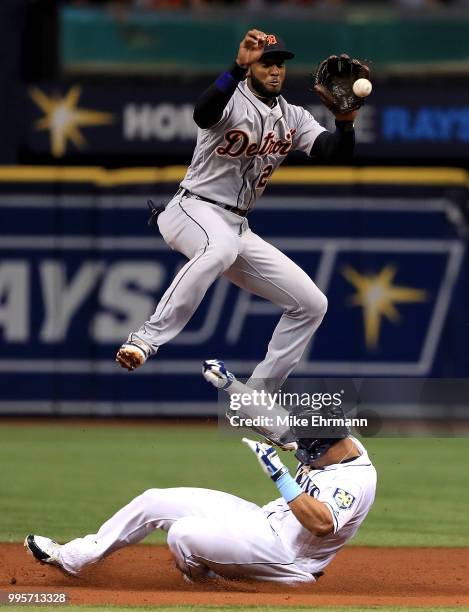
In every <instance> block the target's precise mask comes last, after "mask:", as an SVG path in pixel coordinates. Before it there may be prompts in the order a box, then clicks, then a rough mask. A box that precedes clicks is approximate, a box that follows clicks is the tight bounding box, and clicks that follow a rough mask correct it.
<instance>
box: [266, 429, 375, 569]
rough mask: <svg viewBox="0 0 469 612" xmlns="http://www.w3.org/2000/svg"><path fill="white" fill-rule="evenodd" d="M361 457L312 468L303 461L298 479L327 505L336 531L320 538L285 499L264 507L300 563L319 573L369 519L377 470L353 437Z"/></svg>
mask: <svg viewBox="0 0 469 612" xmlns="http://www.w3.org/2000/svg"><path fill="white" fill-rule="evenodd" d="M352 440H353V442H354V443H355V445H356V446H357V447H358V449H359V450H360V451H361V455H360V457H357V458H356V459H354V460H353V461H350V462H347V463H339V464H335V465H329V466H326V467H324V468H320V469H309V467H308V466H305V465H304V464H301V463H300V464H299V466H298V469H297V472H296V477H295V480H296V482H297V483H298V484H299V485H300V486H301V488H302V489H303V491H304V492H305V493H308V494H309V495H311V496H312V497H314V498H315V499H317V500H319V501H320V502H322V503H324V504H326V505H327V507H328V508H329V510H330V512H331V515H332V518H333V522H334V530H333V532H332V533H330V534H329V535H327V536H325V537H318V536H315V535H314V534H312V533H311V532H310V531H308V530H307V529H305V528H304V527H303V526H302V525H301V523H300V522H299V521H298V520H297V519H296V518H295V516H294V515H293V513H292V511H291V510H290V508H289V507H288V504H287V503H286V502H285V500H284V499H283V498H280V499H277V500H275V501H272V502H270V503H269V504H267V505H266V506H264V511H266V512H268V513H269V521H270V523H271V525H272V527H273V529H275V531H276V532H277V533H278V534H279V536H280V537H281V539H282V542H283V544H284V545H285V546H288V547H289V548H290V550H291V551H292V552H293V553H294V555H295V557H296V561H295V563H296V565H298V566H299V567H301V569H303V570H304V571H308V572H311V573H316V572H319V571H321V570H322V569H324V568H325V567H326V565H328V564H329V563H330V562H331V561H332V559H333V558H334V556H335V555H336V553H337V552H338V550H339V549H340V548H342V546H343V545H344V544H345V543H346V542H347V541H348V540H350V539H351V538H352V537H353V536H354V535H355V533H356V531H357V530H358V528H359V527H360V525H361V523H362V522H363V521H364V519H365V518H366V516H367V514H368V512H369V510H370V508H371V506H372V504H373V502H374V498H375V491H376V470H375V468H374V466H373V464H372V463H371V460H370V458H369V457H368V454H367V452H366V450H365V448H364V446H363V445H362V444H360V442H358V440H356V439H355V438H352Z"/></svg>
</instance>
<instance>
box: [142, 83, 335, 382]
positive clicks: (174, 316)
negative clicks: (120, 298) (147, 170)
mask: <svg viewBox="0 0 469 612" xmlns="http://www.w3.org/2000/svg"><path fill="white" fill-rule="evenodd" d="M323 131H324V128H323V127H321V126H320V125H319V124H318V123H317V122H316V121H315V120H314V118H313V117H312V116H311V115H310V113H308V112H307V111H306V110H305V109H303V108H301V107H298V106H293V105H291V104H288V103H287V102H286V101H285V100H284V99H283V98H282V97H281V96H279V97H278V98H277V103H276V104H275V105H274V106H273V108H271V107H269V106H268V105H266V104H264V103H263V102H262V101H261V100H260V99H259V98H257V97H256V96H255V95H254V94H253V93H252V92H251V90H250V89H249V87H248V86H247V84H246V83H245V82H242V83H240V84H239V85H238V87H237V89H236V91H235V93H234V94H233V96H232V97H231V99H230V100H229V102H228V104H227V106H226V107H225V109H224V112H223V115H222V117H221V119H220V121H219V122H218V123H217V124H216V125H214V126H213V127H211V128H208V129H199V131H198V137H197V145H196V148H195V152H194V156H193V159H192V163H191V165H190V167H189V168H188V170H187V173H186V176H185V178H184V180H183V181H182V183H181V188H180V189H179V191H178V192H177V193H176V195H175V196H174V198H173V199H172V200H171V201H170V202H169V204H168V205H167V207H166V209H165V210H164V212H163V213H162V214H161V215H160V216H159V218H158V227H159V229H160V232H161V234H162V236H163V238H164V240H165V241H166V242H167V244H168V245H169V246H170V247H171V248H172V249H174V250H177V251H179V252H181V253H183V254H184V255H185V256H186V257H187V258H188V259H189V261H188V263H187V264H186V265H185V266H184V267H183V268H182V269H181V270H180V272H179V273H178V274H177V276H176V277H175V278H174V280H173V282H172V283H171V285H170V286H169V288H168V289H167V291H166V292H165V294H164V295H163V297H162V298H161V300H160V302H159V304H158V306H157V308H156V311H155V313H154V314H153V315H152V317H151V318H150V320H149V321H147V322H145V323H144V324H143V325H142V327H141V328H140V329H139V330H138V331H137V332H136V335H137V336H138V337H140V338H141V339H142V340H144V341H145V342H146V343H147V344H148V345H149V346H150V347H151V349H152V351H153V352H156V350H157V349H158V347H159V346H161V345H162V344H165V343H166V342H168V341H169V340H171V339H172V338H173V337H174V336H176V335H177V334H178V333H179V332H180V331H181V330H182V329H183V328H184V326H185V325H186V324H187V322H188V321H189V319H190V318H191V316H192V315H193V313H194V312H195V310H196V309H197V307H198V305H199V304H200V302H201V301H202V299H203V297H204V295H205V293H206V291H207V289H208V288H209V287H210V285H211V284H212V283H213V282H214V281H215V280H216V279H217V278H218V277H219V276H221V275H224V276H225V277H226V278H228V279H229V280H231V281H232V282H233V283H235V284H236V285H238V286H239V287H241V288H242V289H246V290H247V291H250V292H251V293H253V294H256V295H259V296H261V297H263V298H265V299H267V300H269V301H271V302H273V303H274V304H277V305H278V306H280V307H281V308H282V309H283V315H282V317H281V319H280V321H279V323H278V325H277V327H276V328H275V331H274V334H273V336H272V339H271V341H270V343H269V346H268V350H267V354H266V356H265V358H264V360H263V361H262V362H261V363H260V364H259V365H258V366H257V367H256V368H255V370H254V372H253V374H252V378H253V379H264V380H265V379H277V381H283V380H285V378H286V377H287V376H288V375H289V373H290V372H291V371H292V369H293V368H294V367H295V365H296V364H297V363H298V361H299V359H300V357H301V355H302V353H303V351H304V349H305V347H306V344H307V343H308V341H309V339H310V338H311V336H312V334H313V333H314V332H315V330H316V329H317V328H318V326H319V325H320V323H321V321H322V319H323V317H324V314H325V312H326V308H327V300H326V297H325V296H324V295H323V293H321V291H320V290H319V289H318V287H317V286H316V285H315V284H314V283H313V281H312V280H311V279H310V278H309V276H308V275H307V274H306V273H305V272H304V271H303V270H301V268H299V267H298V266H297V265H296V264H295V263H294V262H293V261H291V260H290V259H289V258H288V257H287V256H286V255H284V254H283V253H281V252H280V251H279V250H278V249H276V248H275V247H273V246H272V245H271V244H269V243H268V242H266V241H265V240H263V239H262V238H260V237H259V236H258V235H257V234H255V233H254V232H252V231H251V230H250V228H249V224H248V222H247V219H246V218H243V217H242V216H240V215H238V214H236V213H235V212H232V211H230V210H226V209H224V208H223V207H222V206H220V205H219V204H221V205H228V206H233V207H236V208H237V209H240V210H242V211H246V210H251V209H252V208H253V206H254V204H255V201H256V200H257V198H258V197H259V196H260V195H261V194H262V192H263V191H264V189H265V186H266V184H267V181H268V179H269V177H270V176H271V174H272V173H273V171H274V170H275V169H276V168H277V167H278V166H279V165H280V164H281V163H282V161H283V160H284V159H285V157H286V155H287V154H288V153H289V151H292V150H299V151H304V152H305V153H309V152H310V151H311V148H312V145H313V143H314V141H315V139H316V138H317V136H318V135H319V134H320V133H322V132H323ZM204 198H206V199H208V200H212V202H209V201H206V200H204ZM215 202H216V203H215Z"/></svg>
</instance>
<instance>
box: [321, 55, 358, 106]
mask: <svg viewBox="0 0 469 612" xmlns="http://www.w3.org/2000/svg"><path fill="white" fill-rule="evenodd" d="M369 78H370V69H369V68H368V66H366V65H365V64H362V63H361V62H360V61H359V60H357V59H352V58H350V57H349V56H348V55H347V54H346V53H342V54H341V55H340V56H339V57H337V55H330V56H329V57H328V58H327V59H325V60H324V61H322V62H321V63H320V64H319V66H318V69H317V70H316V73H315V74H314V75H313V89H314V91H315V92H316V93H317V94H318V96H319V97H320V98H321V100H322V102H323V103H324V104H325V106H327V108H328V109H329V110H330V111H332V112H333V113H334V114H335V115H337V114H346V113H350V112H351V111H354V110H357V109H358V108H360V106H362V105H363V103H364V101H365V100H364V98H359V97H358V96H356V95H355V94H354V93H353V90H352V87H353V84H354V83H355V81H356V80H357V79H369Z"/></svg>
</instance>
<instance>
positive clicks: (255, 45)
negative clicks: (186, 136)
mask: <svg viewBox="0 0 469 612" xmlns="http://www.w3.org/2000/svg"><path fill="white" fill-rule="evenodd" d="M265 37H266V35H265V33H264V32H261V31H260V30H249V32H248V33H247V34H246V36H245V37H244V38H243V40H242V41H241V43H240V45H239V50H238V55H237V57H236V62H235V63H234V65H233V66H232V67H231V68H230V70H228V71H226V72H224V73H223V74H221V75H220V76H219V77H218V79H217V80H216V81H215V83H213V84H212V85H210V87H209V88H208V89H206V90H205V91H204V92H203V94H202V95H201V96H200V98H199V99H198V100H197V102H196V105H195V107H194V115H193V116H194V121H195V122H196V124H197V125H198V126H199V127H200V128H202V129H209V128H211V127H213V126H214V125H216V124H217V123H218V122H219V121H220V119H221V118H222V115H223V111H224V110H225V107H226V105H227V104H228V102H229V101H230V98H231V96H232V95H233V94H234V92H235V90H236V87H237V86H238V83H239V82H240V81H242V80H243V79H244V78H245V77H246V74H247V71H248V69H249V66H250V65H251V64H252V63H253V62H256V61H257V60H258V59H259V58H260V57H261V55H262V53H263V52H264V44H265Z"/></svg>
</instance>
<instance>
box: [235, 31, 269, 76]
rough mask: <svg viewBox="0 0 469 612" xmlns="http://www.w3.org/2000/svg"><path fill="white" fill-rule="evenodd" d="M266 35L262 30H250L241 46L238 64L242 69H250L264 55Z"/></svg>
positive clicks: (237, 59)
mask: <svg viewBox="0 0 469 612" xmlns="http://www.w3.org/2000/svg"><path fill="white" fill-rule="evenodd" d="M266 36H267V35H266V34H265V33H264V32H261V30H249V32H248V33H247V34H246V36H245V37H244V38H243V40H242V41H241V42H240V44H239V51H238V57H237V58H236V63H237V64H238V66H241V68H249V66H250V65H251V64H254V62H257V61H258V60H259V59H260V58H261V56H262V54H263V53H264V46H265V39H266Z"/></svg>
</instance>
